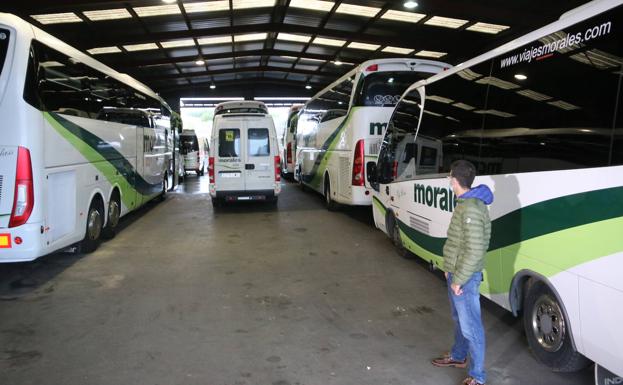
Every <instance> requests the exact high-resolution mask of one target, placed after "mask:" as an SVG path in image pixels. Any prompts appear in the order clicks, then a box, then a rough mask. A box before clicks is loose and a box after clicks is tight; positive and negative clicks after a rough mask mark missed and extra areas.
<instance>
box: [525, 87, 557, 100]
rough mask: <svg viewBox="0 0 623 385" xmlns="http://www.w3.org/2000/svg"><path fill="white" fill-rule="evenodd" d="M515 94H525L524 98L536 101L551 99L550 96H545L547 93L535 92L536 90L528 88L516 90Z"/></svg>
mask: <svg viewBox="0 0 623 385" xmlns="http://www.w3.org/2000/svg"><path fill="white" fill-rule="evenodd" d="M517 94H519V95H521V96H525V97H526V98H530V99H532V100H536V101H537V102H543V101H545V100H550V99H552V97H551V96H547V95H545V94H542V93H540V92H536V91H532V90H528V89H526V90H521V91H517Z"/></svg>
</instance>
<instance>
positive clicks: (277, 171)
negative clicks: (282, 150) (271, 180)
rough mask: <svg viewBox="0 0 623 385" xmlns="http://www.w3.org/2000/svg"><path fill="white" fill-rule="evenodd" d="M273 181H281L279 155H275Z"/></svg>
mask: <svg viewBox="0 0 623 385" xmlns="http://www.w3.org/2000/svg"><path fill="white" fill-rule="evenodd" d="M275 182H281V157H280V156H279V155H277V156H275Z"/></svg>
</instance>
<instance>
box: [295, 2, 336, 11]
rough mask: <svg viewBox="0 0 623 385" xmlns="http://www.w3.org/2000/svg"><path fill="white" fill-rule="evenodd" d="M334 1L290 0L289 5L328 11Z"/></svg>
mask: <svg viewBox="0 0 623 385" xmlns="http://www.w3.org/2000/svg"><path fill="white" fill-rule="evenodd" d="M334 4H335V3H333V2H331V1H320V0H292V1H291V2H290V7H294V8H303V9H309V10H312V11H324V12H329V11H330V10H331V9H332V8H333V5H334Z"/></svg>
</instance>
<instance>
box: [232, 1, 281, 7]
mask: <svg viewBox="0 0 623 385" xmlns="http://www.w3.org/2000/svg"><path fill="white" fill-rule="evenodd" d="M274 6H275V0H234V1H233V8H234V9H248V8H264V7H274Z"/></svg>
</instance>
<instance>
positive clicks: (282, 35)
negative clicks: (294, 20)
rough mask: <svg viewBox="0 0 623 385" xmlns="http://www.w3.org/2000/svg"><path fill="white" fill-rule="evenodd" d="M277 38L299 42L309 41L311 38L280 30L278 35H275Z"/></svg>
mask: <svg viewBox="0 0 623 385" xmlns="http://www.w3.org/2000/svg"><path fill="white" fill-rule="evenodd" d="M277 40H286V41H297V42H300V43H309V41H310V40H311V36H305V35H293V34H291V33H283V32H280V33H279V35H277Z"/></svg>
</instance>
